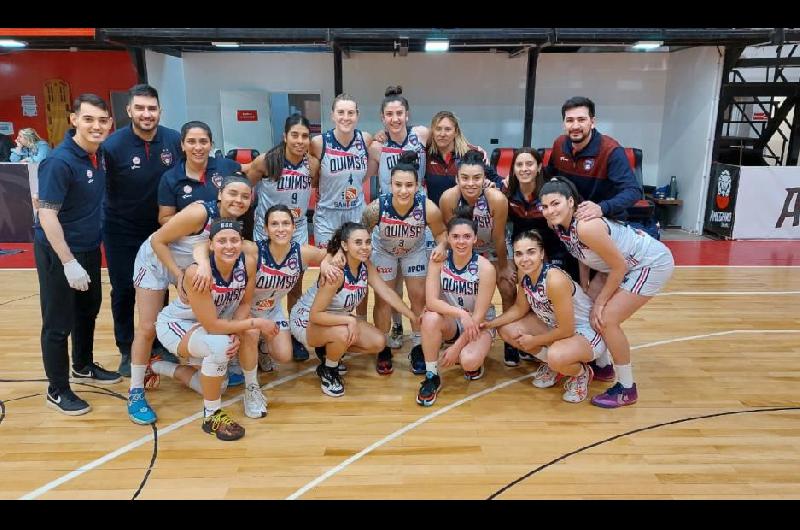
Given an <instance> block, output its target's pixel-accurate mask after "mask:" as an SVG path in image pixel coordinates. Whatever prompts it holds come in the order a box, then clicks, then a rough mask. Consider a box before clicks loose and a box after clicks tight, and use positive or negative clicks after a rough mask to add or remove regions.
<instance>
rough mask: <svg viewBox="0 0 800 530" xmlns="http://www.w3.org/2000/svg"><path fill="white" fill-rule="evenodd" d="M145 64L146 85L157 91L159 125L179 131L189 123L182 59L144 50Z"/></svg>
mask: <svg viewBox="0 0 800 530" xmlns="http://www.w3.org/2000/svg"><path fill="white" fill-rule="evenodd" d="M145 64H146V65H147V81H148V84H150V86H152V87H155V89H156V90H158V99H159V101H160V103H161V108H162V113H161V125H163V126H165V127H169V128H171V129H175V130H178V131H179V130H180V129H181V125H183V124H184V123H186V122H187V121H189V119H188V118H187V111H186V82H185V79H184V70H183V59H182V58H180V57H172V56H170V55H164V54H162V53H155V52H152V51H150V50H146V51H145Z"/></svg>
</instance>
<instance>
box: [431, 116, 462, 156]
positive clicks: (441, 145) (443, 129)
mask: <svg viewBox="0 0 800 530" xmlns="http://www.w3.org/2000/svg"><path fill="white" fill-rule="evenodd" d="M457 133H458V128H457V127H456V124H455V123H453V120H451V119H450V118H442V119H440V120H439V122H438V123H437V124H436V125H434V127H433V141H434V142H435V143H436V148H437V149H438V150H439V152H441V153H449V152H451V151H452V150H453V149H454V148H455V144H456V134H457Z"/></svg>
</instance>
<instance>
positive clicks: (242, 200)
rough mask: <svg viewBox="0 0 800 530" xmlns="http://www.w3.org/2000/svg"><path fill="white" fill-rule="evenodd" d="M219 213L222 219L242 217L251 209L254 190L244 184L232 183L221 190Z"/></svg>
mask: <svg viewBox="0 0 800 530" xmlns="http://www.w3.org/2000/svg"><path fill="white" fill-rule="evenodd" d="M218 198H219V211H220V213H221V214H222V217H233V218H237V217H241V216H243V215H244V214H245V213H247V209H248V208H250V202H251V201H252V200H253V190H252V189H250V186H248V185H247V184H245V183H244V182H232V183H230V184H228V185H227V186H225V187H224V188H222V189H221V190H219V197H218Z"/></svg>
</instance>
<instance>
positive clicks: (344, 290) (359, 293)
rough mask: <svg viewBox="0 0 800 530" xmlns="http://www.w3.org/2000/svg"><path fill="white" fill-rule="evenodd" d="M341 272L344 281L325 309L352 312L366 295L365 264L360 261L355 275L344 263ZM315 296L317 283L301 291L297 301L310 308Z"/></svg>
mask: <svg viewBox="0 0 800 530" xmlns="http://www.w3.org/2000/svg"><path fill="white" fill-rule="evenodd" d="M343 272H344V283H342V286H341V287H340V288H339V290H338V291H336V294H335V295H333V299H331V303H330V304H329V305H328V307H327V309H325V311H332V312H336V313H352V312H353V311H355V309H356V307H358V304H360V303H361V301H362V300H363V299H364V297H365V296H367V265H366V264H364V263H360V264H359V266H358V272H357V273H356V275H355V276H354V275H353V273H352V272H350V265H349V264H345V266H344V271H343ZM316 296H317V285H316V284H315V285H314V286H313V287H312V288H311V289H309V290H308V291H306V292H305V293H303V296H301V297H300V300H299V301H298V302H297V303H298V304H302V307H305V308H306V309H309V310H310V309H311V305H312V304H313V303H314V298H315V297H316Z"/></svg>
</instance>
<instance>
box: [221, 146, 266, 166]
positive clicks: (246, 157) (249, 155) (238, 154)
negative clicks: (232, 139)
mask: <svg viewBox="0 0 800 530" xmlns="http://www.w3.org/2000/svg"><path fill="white" fill-rule="evenodd" d="M259 154H260V153H259V152H258V151H257V150H255V149H231V150H230V151H228V154H227V155H225V158H230V159H231V160H235V161H237V162H239V163H240V164H248V163H250V162H252V161H253V160H255V158H256V157H257V156H258V155H259Z"/></svg>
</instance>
